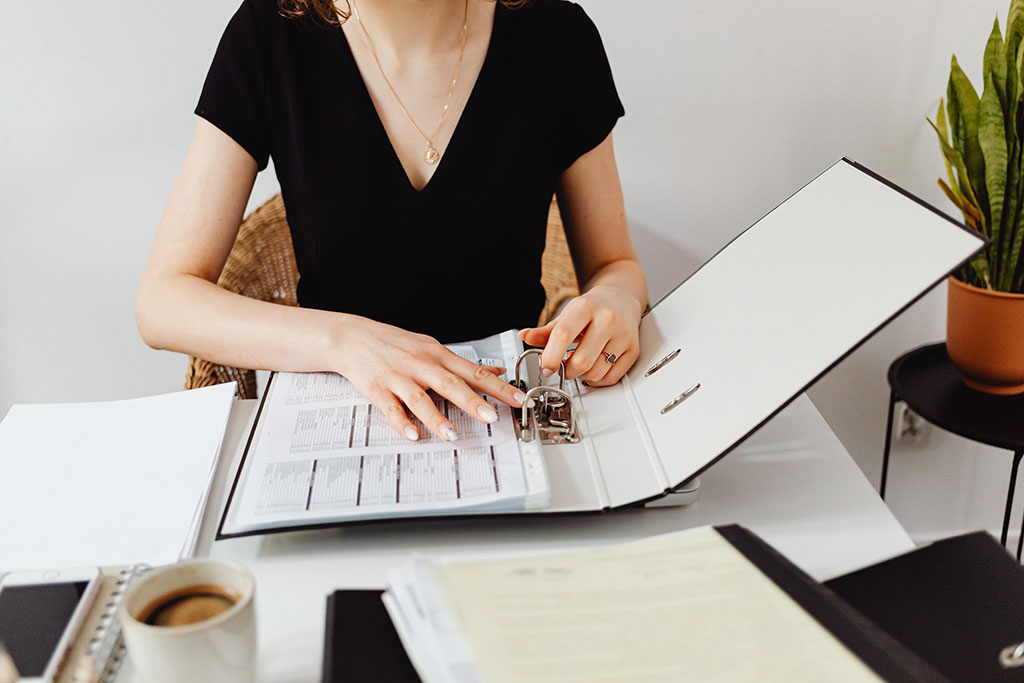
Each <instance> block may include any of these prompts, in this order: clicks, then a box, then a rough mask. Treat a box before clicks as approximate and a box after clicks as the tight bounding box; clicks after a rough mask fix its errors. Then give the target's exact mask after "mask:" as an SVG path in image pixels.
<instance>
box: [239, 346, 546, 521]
mask: <svg viewBox="0 0 1024 683" xmlns="http://www.w3.org/2000/svg"><path fill="white" fill-rule="evenodd" d="M503 346H507V347H508V349H503V351H502V353H503V355H506V356H508V355H511V354H514V353H515V347H514V344H513V343H512V340H511V339H509V340H506V343H505V344H504V345H503ZM449 348H451V349H452V350H453V351H455V352H456V353H458V354H459V355H461V356H463V357H464V358H466V359H468V360H470V361H472V362H474V363H479V364H487V365H500V366H505V367H509V366H508V363H509V362H510V359H509V358H507V357H503V358H480V357H479V355H478V354H477V352H476V350H475V349H474V348H473V347H472V346H456V347H449ZM506 350H507V352H508V353H505V351H506ZM514 358H515V356H514V355H512V360H511V362H513V363H514ZM484 399H485V400H486V401H487V402H488V403H490V404H491V406H492V407H493V408H494V409H495V412H497V414H498V419H497V420H496V421H495V422H493V423H491V424H484V423H481V422H478V421H477V420H476V419H474V418H472V417H470V416H469V415H467V414H466V413H465V412H463V411H462V410H461V409H460V408H458V407H456V406H454V405H453V404H451V403H449V402H448V401H447V400H444V399H442V398H438V397H435V399H434V400H435V405H436V406H437V408H438V410H439V411H440V412H441V413H442V414H443V415H445V416H446V417H447V418H448V419H449V420H450V421H451V422H452V424H454V425H455V428H456V430H457V431H458V433H459V438H458V440H457V441H454V442H450V443H449V442H446V441H444V440H442V439H440V438H439V437H437V436H436V435H434V434H433V433H432V432H431V431H430V430H428V429H427V428H426V427H425V426H423V425H422V424H420V423H419V421H418V420H416V419H415V417H414V416H412V415H410V417H411V418H412V420H413V423H414V424H416V426H417V428H418V429H419V432H420V439H419V440H418V441H415V442H413V441H409V440H407V439H405V438H403V437H402V436H401V435H399V434H398V433H397V432H396V431H395V430H394V429H393V428H392V427H391V425H390V424H389V423H388V421H387V419H386V418H385V417H384V415H383V414H382V413H381V412H380V411H379V410H378V409H377V408H376V407H374V406H373V405H372V404H371V403H370V401H369V400H367V399H366V398H364V397H363V396H362V395H361V394H360V393H359V392H358V391H357V390H356V388H355V386H354V385H353V384H352V383H351V382H350V381H349V380H347V379H345V378H344V377H342V376H341V375H338V374H335V373H288V372H280V373H277V374H275V376H274V379H273V381H272V382H271V384H270V387H269V389H268V393H267V397H266V403H265V405H264V406H263V409H262V413H261V415H260V418H259V424H258V425H257V433H256V435H255V437H254V439H253V443H252V444H251V445H250V448H249V452H248V454H247V455H246V460H245V463H244V465H245V469H244V471H243V472H242V479H241V487H240V489H239V491H237V492H236V496H238V499H237V500H233V501H232V505H233V506H235V505H237V506H238V510H237V513H236V514H235V515H234V518H233V520H232V523H231V525H230V526H231V529H230V530H231V531H244V530H258V529H263V528H270V527H274V526H291V525H296V524H315V523H322V522H330V521H344V520H352V519H361V518H377V517H388V516H411V515H417V514H444V513H446V512H465V511H468V510H472V509H480V510H504V509H518V508H517V505H519V504H521V502H522V501H523V500H524V499H525V496H526V483H525V478H524V474H523V465H522V457H521V455H520V452H519V447H518V442H517V440H516V436H515V431H514V428H513V426H512V419H513V416H512V411H511V409H510V408H509V407H508V406H507V405H505V404H504V403H502V402H500V401H498V400H496V399H493V398H491V397H487V396H485V397H484Z"/></svg>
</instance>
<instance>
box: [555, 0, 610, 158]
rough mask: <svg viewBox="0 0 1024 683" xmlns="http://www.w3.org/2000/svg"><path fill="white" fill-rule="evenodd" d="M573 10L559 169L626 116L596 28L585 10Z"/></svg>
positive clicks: (598, 140) (592, 146) (560, 135)
mask: <svg viewBox="0 0 1024 683" xmlns="http://www.w3.org/2000/svg"><path fill="white" fill-rule="evenodd" d="M571 9H572V11H571V15H572V21H571V26H570V31H571V34H572V35H573V37H572V38H571V39H570V40H568V41H567V42H566V46H567V48H568V50H569V51H568V53H567V54H566V64H567V71H566V86H565V89H564V91H563V92H564V93H565V94H566V99H565V103H564V113H563V119H562V124H561V126H560V130H559V136H558V139H559V142H558V163H559V168H560V170H565V169H567V168H569V167H570V166H572V164H573V163H574V162H575V161H576V160H577V159H579V158H580V157H581V156H583V155H584V154H586V153H587V152H589V151H590V150H592V149H594V148H595V147H597V146H598V145H599V144H601V142H603V141H604V139H605V138H606V137H608V134H609V133H611V131H612V128H614V127H615V122H616V121H618V119H619V117H620V116H622V115H623V114H625V110H624V109H623V107H622V102H621V101H620V100H619V95H618V92H617V91H616V90H615V82H614V80H613V79H612V69H611V66H610V65H609V64H608V55H607V54H605V51H604V44H603V43H602V42H601V36H600V34H599V33H598V32H597V27H596V26H595V25H594V22H593V21H591V19H590V17H588V16H587V14H586V12H584V11H583V8H582V7H580V6H579V5H576V4H572V5H571Z"/></svg>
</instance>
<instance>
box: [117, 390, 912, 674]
mask: <svg viewBox="0 0 1024 683" xmlns="http://www.w3.org/2000/svg"><path fill="white" fill-rule="evenodd" d="M255 405H256V402H255V401H239V402H237V403H236V405H235V407H234V410H233V412H232V415H231V422H230V423H229V427H228V433H227V436H226V437H225V444H224V449H225V450H224V453H225V454H228V453H233V457H232V458H230V459H228V458H223V460H222V463H221V465H220V468H219V471H218V473H217V476H216V479H215V481H214V489H213V492H212V493H211V496H210V503H209V506H208V508H207V510H206V516H205V518H204V521H203V529H202V533H201V536H200V545H199V555H200V556H203V555H209V556H210V557H214V558H221V559H230V560H235V561H238V562H241V563H242V564H244V565H246V566H248V567H249V568H250V569H251V570H252V571H253V573H254V574H255V575H256V581H257V599H256V604H257V615H258V628H259V640H260V652H259V660H260V661H259V669H260V680H261V681H266V682H268V683H269V682H275V683H284V682H287V683H293V682H294V683H299V682H304V683H305V682H309V683H312V682H314V681H319V680H320V664H321V657H322V651H323V632H324V609H325V604H326V597H327V595H328V594H329V593H331V592H332V591H334V590H335V589H336V588H383V587H384V584H385V582H386V573H387V571H388V570H389V569H391V568H392V567H395V566H397V565H399V564H401V563H403V562H405V561H407V560H408V559H409V558H410V557H411V556H412V555H413V554H414V553H425V554H430V555H434V556H438V557H448V558H469V557H475V556H479V555H482V554H486V553H511V552H530V551H545V550H564V549H570V548H582V547H587V546H595V545H600V544H605V543H611V542H614V541H624V540H629V539H633V538H639V537H643V536H650V535H654V534H660V533H666V532H669V531H675V530H679V529H685V528H689V527H694V526H700V525H703V524H728V523H733V522H736V523H740V524H743V525H745V526H747V527H748V528H750V529H752V530H753V531H755V532H757V533H758V534H759V535H760V536H761V537H762V538H764V539H765V540H766V541H768V542H769V543H771V544H772V545H773V546H774V547H775V548H776V549H777V550H779V551H781V552H782V553H783V554H785V555H786V556H787V557H789V558H790V559H791V560H792V561H794V562H795V563H796V564H798V565H799V566H800V567H801V568H803V569H804V570H805V571H807V572H808V573H809V574H811V575H812V576H814V577H815V578H817V579H819V580H823V579H827V578H830V577H832V576H836V575H838V574H842V573H845V572H847V571H852V570H854V569H858V568H860V567H863V566H866V565H868V564H872V563H874V562H878V561H880V560H883V559H887V558H889V557H892V556H893V555H897V554H899V553H902V552H905V551H907V550H910V549H912V548H913V543H912V542H911V540H910V538H909V537H908V536H907V534H906V532H905V531H903V529H902V528H901V527H900V525H899V523H898V522H897V521H896V519H895V518H894V517H893V516H892V514H891V513H890V512H889V509H888V508H887V507H886V506H885V504H884V503H883V502H882V501H881V500H880V499H879V497H878V494H877V493H876V492H875V490H874V488H873V487H872V486H871V484H870V483H869V482H868V481H867V479H865V477H864V475H863V474H862V473H861V471H860V470H859V469H858V467H857V465H856V464H855V463H854V462H853V460H852V459H851V458H850V456H849V454H848V453H847V452H846V450H845V449H844V448H843V446H842V444H841V443H840V442H839V440H838V439H837V438H836V437H835V435H834V434H833V433H832V431H831V430H830V429H829V427H828V425H827V424H826V423H825V421H824V419H823V418H822V417H821V415H820V414H819V413H818V411H817V410H816V409H815V407H814V405H813V404H812V403H811V401H810V399H808V398H807V397H806V396H800V397H799V398H798V399H797V400H796V401H794V402H793V403H792V404H791V405H790V406H789V407H787V408H786V409H785V410H784V411H783V412H782V413H780V414H779V415H778V416H776V417H775V418H774V419H773V420H772V421H770V422H769V423H768V424H767V425H765V426H764V427H763V428H762V429H761V430H760V431H759V432H758V433H756V434H755V435H754V436H752V437H751V438H750V439H749V440H748V441H747V442H746V443H744V444H743V445H742V446H741V447H739V448H738V449H737V450H736V451H734V452H733V453H731V454H729V455H728V456H726V457H725V458H724V459H723V460H722V461H721V462H719V463H718V464H716V465H715V466H714V467H712V468H711V469H710V470H709V471H707V472H706V473H705V474H704V475H702V476H701V482H702V487H701V488H702V495H701V498H700V499H699V500H698V502H697V503H695V504H694V505H692V506H690V507H685V508H654V509H648V510H626V511H620V512H614V513H605V514H595V515H579V516H557V517H556V516H552V517H524V518H518V519H516V518H510V517H509V518H495V519H469V520H457V519H452V520H443V521H430V522H425V521H424V522H389V523H384V524H372V525H362V526H359V525H357V526H350V527H344V528H338V529H326V530H317V531H309V532H291V533H284V534H274V535H269V536H257V537H248V538H239V539H232V540H226V541H217V542H213V540H212V539H213V536H214V534H215V531H216V526H217V524H218V523H219V521H220V513H221V510H222V506H223V503H224V499H225V494H226V484H227V483H228V482H229V476H228V475H229V473H233V472H234V470H235V467H237V463H238V460H239V458H240V457H241V451H242V448H243V447H244V443H245V442H244V439H243V438H242V437H243V436H244V435H245V434H247V432H248V425H249V422H250V421H251V419H252V416H253V413H254V411H255ZM129 668H130V667H129ZM125 673H126V674H127V675H126V676H122V677H120V680H128V681H132V680H134V679H135V677H134V676H133V675H132V674H131V673H130V672H128V671H126V672H125Z"/></svg>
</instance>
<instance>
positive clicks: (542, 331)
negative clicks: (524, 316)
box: [519, 318, 558, 346]
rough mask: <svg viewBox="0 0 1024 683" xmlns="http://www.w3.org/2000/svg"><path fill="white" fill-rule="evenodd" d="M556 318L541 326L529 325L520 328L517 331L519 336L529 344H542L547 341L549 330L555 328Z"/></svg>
mask: <svg viewBox="0 0 1024 683" xmlns="http://www.w3.org/2000/svg"><path fill="white" fill-rule="evenodd" d="M557 320H558V319H557V318H556V319H555V320H552V321H550V322H549V323H548V324H546V325H544V326H543V327H531V328H529V329H525V330H522V331H521V332H520V333H519V338H520V339H522V340H523V341H524V342H526V343H527V344H529V345H530V346H544V345H546V344H547V343H548V337H549V336H550V335H551V330H553V329H554V328H555V323H556V322H557Z"/></svg>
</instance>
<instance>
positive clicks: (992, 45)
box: [982, 17, 1016, 118]
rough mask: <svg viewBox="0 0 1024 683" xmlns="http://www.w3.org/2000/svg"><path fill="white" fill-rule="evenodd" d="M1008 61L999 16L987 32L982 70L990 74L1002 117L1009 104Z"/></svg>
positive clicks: (1005, 113) (1004, 115)
mask: <svg viewBox="0 0 1024 683" xmlns="http://www.w3.org/2000/svg"><path fill="white" fill-rule="evenodd" d="M1008 61H1009V55H1008V53H1007V51H1006V45H1005V44H1004V43H1003V34H1002V32H1001V31H1000V30H999V17H996V19H995V22H994V23H993V24H992V33H990V34H989V36H988V43H986V45H985V60H984V67H983V71H984V73H985V74H989V73H991V74H992V87H993V88H995V91H996V95H998V97H999V107H1000V109H1001V110H1002V112H1003V117H1004V118H1005V117H1006V115H1007V112H1008V111H1009V104H1010V103H1009V102H1008V100H1007V95H1006V76H1007V70H1008V68H1009V64H1008ZM1014 61H1016V59H1015V60H1014ZM985 87H988V85H987V84H986V86H985ZM982 97H984V95H982Z"/></svg>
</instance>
